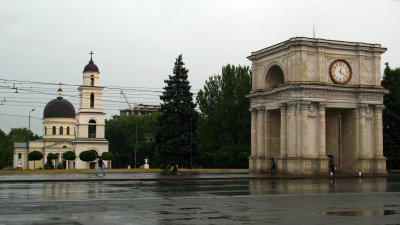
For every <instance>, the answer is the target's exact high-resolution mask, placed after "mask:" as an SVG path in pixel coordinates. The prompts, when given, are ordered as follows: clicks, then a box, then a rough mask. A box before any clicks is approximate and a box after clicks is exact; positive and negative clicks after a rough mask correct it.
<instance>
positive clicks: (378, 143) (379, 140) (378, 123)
mask: <svg viewBox="0 0 400 225" xmlns="http://www.w3.org/2000/svg"><path fill="white" fill-rule="evenodd" d="M384 108H385V106H384V105H376V106H375V130H374V134H375V137H374V138H375V141H374V143H375V151H374V156H375V157H380V158H381V157H383V128H382V111H383V109H384Z"/></svg>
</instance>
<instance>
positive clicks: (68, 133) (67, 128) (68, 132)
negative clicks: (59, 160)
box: [67, 127, 69, 135]
mask: <svg viewBox="0 0 400 225" xmlns="http://www.w3.org/2000/svg"><path fill="white" fill-rule="evenodd" d="M67 135H69V127H67Z"/></svg>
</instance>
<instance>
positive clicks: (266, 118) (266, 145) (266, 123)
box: [264, 109, 271, 156]
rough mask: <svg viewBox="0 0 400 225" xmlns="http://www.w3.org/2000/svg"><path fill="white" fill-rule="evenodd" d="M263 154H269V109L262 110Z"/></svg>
mask: <svg viewBox="0 0 400 225" xmlns="http://www.w3.org/2000/svg"><path fill="white" fill-rule="evenodd" d="M264 112H265V114H264V140H265V141H264V155H265V156H271V133H270V132H271V121H270V116H269V113H270V112H269V111H268V110H267V109H265V110H264Z"/></svg>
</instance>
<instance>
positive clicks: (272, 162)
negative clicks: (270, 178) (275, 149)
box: [271, 158, 276, 172]
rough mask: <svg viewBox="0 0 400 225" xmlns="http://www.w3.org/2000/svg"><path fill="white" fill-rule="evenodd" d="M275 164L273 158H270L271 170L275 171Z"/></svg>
mask: <svg viewBox="0 0 400 225" xmlns="http://www.w3.org/2000/svg"><path fill="white" fill-rule="evenodd" d="M275 170H276V164H275V160H274V158H272V159H271V172H275Z"/></svg>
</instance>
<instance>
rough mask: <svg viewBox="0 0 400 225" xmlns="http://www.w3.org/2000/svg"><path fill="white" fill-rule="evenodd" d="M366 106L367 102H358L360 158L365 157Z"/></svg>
mask: <svg viewBox="0 0 400 225" xmlns="http://www.w3.org/2000/svg"><path fill="white" fill-rule="evenodd" d="M367 108H368V105H367V104H359V105H358V111H359V121H360V122H359V128H358V131H359V134H360V143H359V147H360V149H359V153H360V157H361V158H366V157H367V156H368V154H367V146H366V130H365V113H366V110H367Z"/></svg>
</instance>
